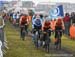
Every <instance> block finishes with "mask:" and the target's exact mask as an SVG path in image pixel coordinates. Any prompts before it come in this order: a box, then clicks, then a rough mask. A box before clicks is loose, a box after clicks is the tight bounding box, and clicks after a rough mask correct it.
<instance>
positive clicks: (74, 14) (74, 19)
mask: <svg viewBox="0 0 75 57" xmlns="http://www.w3.org/2000/svg"><path fill="white" fill-rule="evenodd" d="M70 19H71V24H73V23H75V12H72V13H71V18H70Z"/></svg>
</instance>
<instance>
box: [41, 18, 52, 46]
mask: <svg viewBox="0 0 75 57" xmlns="http://www.w3.org/2000/svg"><path fill="white" fill-rule="evenodd" d="M42 30H43V32H46V33H44V35H43V46H45V40H47V39H48V40H49V41H48V43H49V42H50V38H47V36H46V35H47V33H48V36H49V37H50V36H51V21H50V19H49V18H48V17H47V18H46V19H45V20H44V22H43V26H42Z"/></svg>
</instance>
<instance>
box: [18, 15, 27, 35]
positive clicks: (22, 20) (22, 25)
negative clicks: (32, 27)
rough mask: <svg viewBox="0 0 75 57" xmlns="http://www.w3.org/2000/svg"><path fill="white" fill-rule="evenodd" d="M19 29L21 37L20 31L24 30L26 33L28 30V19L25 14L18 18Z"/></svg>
mask: <svg viewBox="0 0 75 57" xmlns="http://www.w3.org/2000/svg"><path fill="white" fill-rule="evenodd" d="M19 24H20V28H21V32H20V33H21V36H22V31H23V29H24V28H25V31H26V32H27V28H28V19H27V15H26V14H22V16H21V18H20V22H19Z"/></svg>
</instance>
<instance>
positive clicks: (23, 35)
mask: <svg viewBox="0 0 75 57" xmlns="http://www.w3.org/2000/svg"><path fill="white" fill-rule="evenodd" d="M26 26H27V24H25V25H23V26H21V38H22V40H23V41H24V40H25V36H26V30H27V28H26Z"/></svg>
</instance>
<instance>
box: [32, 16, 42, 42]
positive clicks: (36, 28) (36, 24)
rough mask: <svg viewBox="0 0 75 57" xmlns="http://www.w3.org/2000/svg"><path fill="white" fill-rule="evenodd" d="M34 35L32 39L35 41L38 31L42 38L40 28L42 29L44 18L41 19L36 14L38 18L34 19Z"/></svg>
mask: <svg viewBox="0 0 75 57" xmlns="http://www.w3.org/2000/svg"><path fill="white" fill-rule="evenodd" d="M32 25H33V35H34V36H33V37H32V40H33V41H35V33H36V31H38V34H39V38H38V39H40V30H41V29H42V20H41V19H40V16H39V15H36V18H35V19H34V20H33V24H32Z"/></svg>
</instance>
